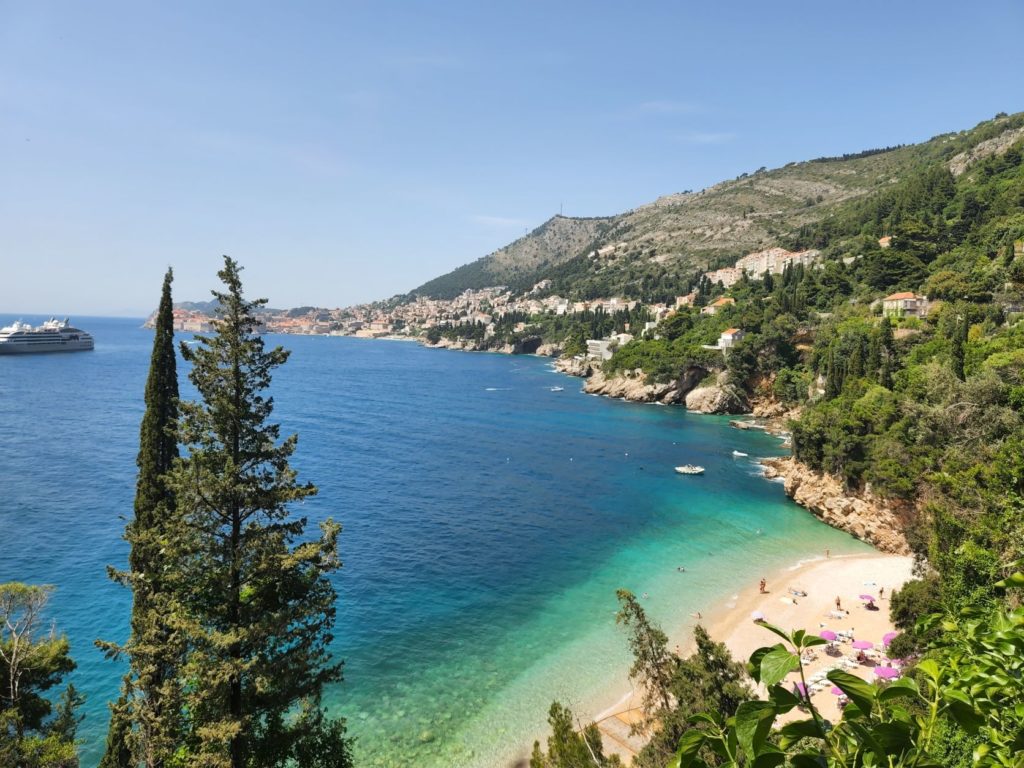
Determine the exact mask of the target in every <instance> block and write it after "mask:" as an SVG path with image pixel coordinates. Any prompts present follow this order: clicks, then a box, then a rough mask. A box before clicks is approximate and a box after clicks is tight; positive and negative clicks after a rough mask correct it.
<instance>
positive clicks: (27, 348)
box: [0, 339, 93, 355]
mask: <svg viewBox="0 0 1024 768" xmlns="http://www.w3.org/2000/svg"><path fill="white" fill-rule="evenodd" d="M92 348H93V343H92V339H89V340H88V341H86V340H84V339H79V340H78V341H44V342H37V343H32V342H23V343H20V344H12V343H9V342H0V355H28V354H33V353H39V352H88V351H89V350H90V349H92Z"/></svg>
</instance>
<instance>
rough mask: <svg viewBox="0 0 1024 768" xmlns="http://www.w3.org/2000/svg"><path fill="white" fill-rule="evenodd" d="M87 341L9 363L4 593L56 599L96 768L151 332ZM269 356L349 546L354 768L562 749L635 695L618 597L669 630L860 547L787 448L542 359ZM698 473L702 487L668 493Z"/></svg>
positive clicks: (4, 394)
mask: <svg viewBox="0 0 1024 768" xmlns="http://www.w3.org/2000/svg"><path fill="white" fill-rule="evenodd" d="M8 319H9V318H6V317H0V323H5V322H6V321H7V320H8ZM24 319H26V320H29V321H32V320H34V318H27V317H26V318H24ZM81 325H82V327H84V328H86V329H87V330H89V331H91V332H92V333H93V334H94V335H95V336H96V339H97V345H96V350H95V352H93V353H82V354H74V355H45V356H31V357H17V358H12V357H0V457H2V458H0V462H2V463H0V472H2V475H0V476H2V477H3V480H2V481H0V482H2V490H3V493H2V494H0V542H2V546H0V580H9V579H20V580H24V581H31V582H36V583H43V582H45V583H52V584H54V585H56V587H57V592H56V594H55V596H54V599H53V602H52V611H51V613H52V618H53V619H54V620H55V621H56V622H57V625H58V626H59V627H60V628H62V629H63V630H65V631H67V633H68V635H69V636H70V638H71V641H72V648H73V653H74V656H75V658H76V660H77V661H78V663H79V669H78V670H77V671H76V673H75V676H74V680H75V683H76V685H78V686H79V687H80V688H82V690H83V691H84V692H85V693H86V695H87V696H88V702H87V705H86V714H87V717H86V721H85V723H84V724H83V727H82V736H83V738H84V739H85V744H84V747H83V754H84V761H83V765H85V766H94V765H95V764H96V762H97V761H98V759H99V755H100V752H101V749H102V743H103V738H104V734H105V728H106V706H105V704H106V702H107V701H108V700H110V699H111V698H113V697H114V696H115V695H116V690H117V684H118V680H119V675H120V672H121V670H120V668H119V667H118V666H117V665H116V664H114V663H111V662H107V661H105V660H104V659H103V658H102V655H101V654H100V653H99V652H98V651H97V650H96V649H95V648H94V647H93V645H92V641H93V640H94V639H96V638H98V637H102V638H107V639H115V640H117V639H122V638H123V636H124V633H125V627H126V623H127V615H128V610H129V600H128V595H127V594H126V593H125V592H124V591H123V590H121V589H120V588H118V587H116V586H114V585H113V584H111V583H110V582H108V581H107V579H106V577H105V570H104V569H105V566H106V564H108V563H114V564H121V563H123V561H124V559H125V555H126V552H125V545H124V542H123V541H121V539H120V533H121V530H122V527H123V520H122V519H121V518H122V517H123V516H124V515H127V514H130V512H131V500H132V491H133V483H134V456H135V451H136V449H137V446H136V441H137V430H138V421H139V418H140V416H141V412H142V405H141V399H142V387H143V383H144V379H145V374H146V366H147V365H148V358H149V345H150V343H151V336H150V334H149V333H148V332H146V331H144V330H141V329H140V328H139V327H138V325H139V322H138V321H130V320H111V319H89V320H88V321H86V320H84V319H82V320H81ZM269 338H270V339H271V340H272V341H274V342H278V343H282V344H284V345H286V346H287V347H288V348H290V349H292V350H293V355H292V359H291V361H290V362H289V363H288V365H286V366H285V367H284V368H283V369H281V371H280V372H279V374H278V376H277V378H276V379H275V387H274V395H275V398H276V402H277V413H276V415H277V417H278V418H279V420H280V421H281V422H282V423H283V425H284V428H285V430H286V431H296V432H298V433H299V435H300V440H299V449H298V452H297V454H296V457H295V460H294V465H295V467H296V468H297V469H298V470H299V472H300V479H308V480H310V481H312V482H314V483H316V484H317V485H318V486H319V487H320V495H319V496H318V497H316V498H314V499H312V500H310V501H308V502H307V503H306V504H304V505H302V506H301V507H298V508H297V511H298V512H300V513H302V514H304V515H307V516H308V517H309V518H310V521H311V523H315V521H317V520H319V519H321V518H323V517H325V516H327V515H333V516H334V517H335V518H337V519H339V520H340V521H341V522H342V523H343V524H344V533H343V535H342V540H341V547H342V558H343V560H344V562H345V567H344V568H343V570H342V571H341V572H340V573H339V575H338V576H337V578H336V586H337V588H338V591H339V595H340V601H339V611H338V626H337V631H336V633H335V634H336V639H335V643H334V647H335V649H336V652H337V653H338V655H339V656H341V657H343V658H344V659H345V661H346V665H345V674H346V680H345V682H344V683H343V684H341V685H339V686H337V687H336V688H335V689H332V690H331V691H330V692H329V696H328V699H329V703H330V705H331V706H332V707H334V708H336V709H337V711H339V712H341V713H343V714H345V715H346V716H347V717H348V718H349V725H350V731H351V733H352V734H353V735H355V736H356V737H357V738H358V744H357V753H358V757H359V763H360V764H361V765H370V766H376V765H381V766H390V765H394V766H404V765H410V764H416V765H419V766H425V767H427V768H430V767H431V766H438V767H440V766H500V765H504V764H508V763H509V762H510V761H512V760H514V759H515V758H516V757H517V756H520V755H522V754H523V753H524V752H525V751H527V750H528V748H529V744H530V743H531V742H532V740H533V739H534V738H535V737H537V736H538V735H542V734H544V733H545V730H546V729H545V718H546V712H547V708H548V706H549V704H550V702H551V701H552V699H555V698H558V699H560V700H562V701H563V702H565V703H567V704H571V705H573V706H574V707H575V708H576V709H578V710H579V712H580V713H581V714H583V715H593V714H596V711H597V710H598V709H600V708H602V707H603V706H606V705H609V704H611V703H612V702H613V701H614V699H615V698H616V693H617V692H619V691H620V690H626V689H627V688H628V681H627V680H626V674H625V673H626V669H627V668H628V654H627V649H626V642H625V637H624V635H623V633H622V631H621V630H620V629H619V628H617V627H616V626H615V624H614V612H615V609H616V603H615V590H616V589H617V588H619V587H627V588H629V589H632V590H633V591H634V592H635V593H637V594H643V593H647V594H648V595H649V597H648V598H647V599H646V600H645V601H644V605H645V607H647V609H648V610H649V612H650V613H651V615H652V616H654V617H656V618H657V619H658V620H660V621H661V623H662V624H663V625H664V626H665V627H666V629H669V630H672V631H675V630H677V629H679V628H681V627H683V626H684V625H685V624H686V623H687V622H688V616H689V614H690V613H691V612H693V611H696V610H701V611H705V612H706V611H707V610H709V609H711V608H713V607H714V606H715V605H717V604H720V603H722V602H724V601H727V600H728V599H729V598H730V596H731V595H732V594H734V593H735V592H736V591H737V590H738V589H740V588H749V586H750V585H751V584H755V583H756V581H757V579H758V578H759V577H760V576H761V575H763V574H766V573H769V572H770V571H772V570H773V569H776V568H778V567H781V566H785V565H788V564H791V563H795V562H796V561H798V560H801V559H805V558H808V557H814V556H818V555H819V554H820V553H822V552H823V551H824V549H825V548H826V547H829V548H831V549H832V551H833V552H836V553H842V552H860V551H865V550H866V547H865V546H864V545H862V544H860V543H859V542H856V541H854V540H852V539H850V538H849V537H848V536H846V535H844V534H841V533H838V532H836V531H833V530H832V529H830V528H827V527H826V526H824V525H822V524H820V523H818V522H817V521H816V520H815V519H814V518H812V517H811V516H810V515H808V514H806V513H805V512H803V511H802V510H800V509H799V508H798V507H796V506H795V505H794V504H792V503H790V502H789V501H787V500H786V499H785V497H784V495H783V493H782V489H781V486H779V485H778V484H775V483H770V482H767V481H765V480H764V479H762V478H761V477H760V476H758V475H757V472H756V468H755V466H754V465H753V464H752V459H753V458H754V457H757V456H763V455H773V454H778V453H780V450H779V442H778V440H777V439H776V438H773V437H770V436H768V435H764V434H760V433H752V432H741V431H739V430H734V429H730V428H729V427H728V426H727V419H725V418H720V417H706V416H705V417H702V416H695V415H691V414H687V413H685V412H683V411H682V410H681V409H677V408H665V407H658V406H650V405H636V404H629V403H623V402H619V401H612V400H608V399H605V398H597V397H591V396H587V395H584V394H582V393H581V392H580V391H579V386H580V382H579V381H578V380H576V379H570V378H566V377H564V376H561V375H560V374H557V373H555V372H553V371H552V370H551V369H550V362H549V361H547V360H543V359H538V358H522V357H508V356H501V355H489V354H467V353H459V352H449V351H437V350H427V349H423V348H420V347H418V346H416V345H413V344H403V343H397V342H384V341H379V342H369V341H362V340H354V339H341V338H322V337H269ZM552 386H563V387H565V391H564V392H551V391H550V387H552ZM183 394H185V395H187V388H186V389H185V391H184V392H183ZM733 449H737V450H740V451H744V452H747V453H749V454H750V456H751V459H735V458H733V457H732V453H731V452H732V451H733ZM687 462H692V463H700V464H703V465H704V466H706V467H707V473H706V474H705V475H704V476H702V477H683V476H679V475H676V474H675V473H673V472H672V467H673V466H674V465H677V464H680V463H687ZM678 565H685V566H686V569H687V570H686V572H685V573H680V572H678V571H677V570H676V567H677V566H678Z"/></svg>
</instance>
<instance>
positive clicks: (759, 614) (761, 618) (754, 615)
mask: <svg viewBox="0 0 1024 768" xmlns="http://www.w3.org/2000/svg"><path fill="white" fill-rule="evenodd" d="M750 618H752V619H753V620H754V621H764V618H765V617H764V614H763V613H762V612H761V611H754V612H753V613H752V614H750Z"/></svg>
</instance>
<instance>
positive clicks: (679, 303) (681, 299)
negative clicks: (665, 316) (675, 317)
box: [676, 291, 697, 309]
mask: <svg viewBox="0 0 1024 768" xmlns="http://www.w3.org/2000/svg"><path fill="white" fill-rule="evenodd" d="M696 298H697V292H696V291H691V292H690V293H688V294H686V295H685V296H676V309H682V308H683V307H692V306H693V302H694V300H695V299H696Z"/></svg>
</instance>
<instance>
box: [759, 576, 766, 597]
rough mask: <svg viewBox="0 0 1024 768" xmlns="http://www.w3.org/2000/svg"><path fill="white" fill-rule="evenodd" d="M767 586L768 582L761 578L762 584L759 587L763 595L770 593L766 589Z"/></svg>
mask: <svg viewBox="0 0 1024 768" xmlns="http://www.w3.org/2000/svg"><path fill="white" fill-rule="evenodd" d="M767 586H768V581H767V580H766V579H765V578H764V577H762V578H761V583H760V584H759V585H758V588H759V589H760V590H761V594H762V595H763V594H766V593H767V592H768V590H767V589H765V587H767Z"/></svg>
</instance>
